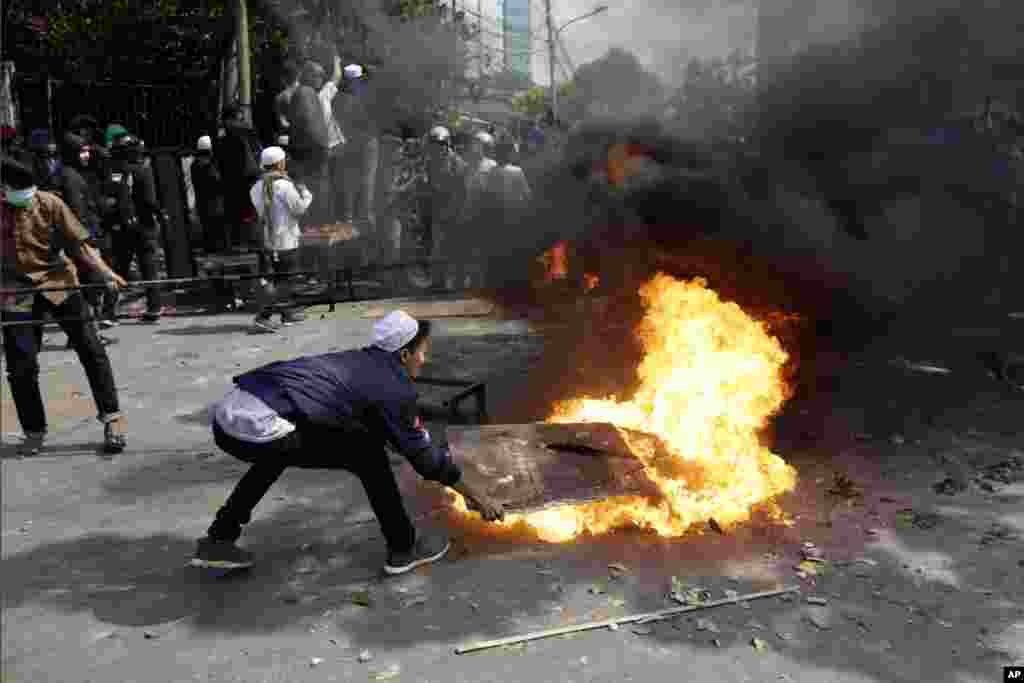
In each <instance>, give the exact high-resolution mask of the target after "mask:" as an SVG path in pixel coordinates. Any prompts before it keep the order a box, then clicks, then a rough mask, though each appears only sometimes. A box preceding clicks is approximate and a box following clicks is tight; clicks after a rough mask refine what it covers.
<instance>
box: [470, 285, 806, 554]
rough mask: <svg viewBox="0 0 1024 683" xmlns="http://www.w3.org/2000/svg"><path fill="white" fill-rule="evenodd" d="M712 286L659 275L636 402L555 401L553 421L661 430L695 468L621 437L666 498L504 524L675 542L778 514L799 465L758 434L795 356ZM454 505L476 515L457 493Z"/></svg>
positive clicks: (651, 296)
mask: <svg viewBox="0 0 1024 683" xmlns="http://www.w3.org/2000/svg"><path fill="white" fill-rule="evenodd" d="M706 285H707V283H706V281H704V280H703V279H700V278H697V279H694V280H691V281H682V280H677V279H675V278H672V277H670V276H667V275H664V274H659V275H657V276H655V277H654V278H653V279H652V280H651V281H649V282H648V283H647V284H646V285H644V287H642V288H641V290H640V296H641V298H642V300H643V303H644V306H645V309H646V313H645V316H644V318H643V320H642V321H641V323H640V325H639V327H638V329H637V330H636V333H637V335H638V336H639V338H640V341H641V343H642V345H643V348H644V351H645V355H644V358H643V360H642V361H641V363H640V365H639V367H638V368H637V374H638V376H639V380H640V388H639V390H638V391H637V393H636V396H635V397H634V398H633V399H632V400H630V401H619V400H617V399H616V398H615V397H614V396H612V397H608V398H604V399H597V398H580V399H575V400H571V401H568V402H565V403H563V404H560V405H557V406H556V407H555V410H554V414H553V415H552V416H551V417H549V418H548V421H549V422H610V423H612V424H615V425H618V426H620V427H623V428H626V429H632V430H637V431H640V432H647V433H651V434H656V435H658V436H659V437H660V438H661V440H662V441H663V442H664V444H665V446H666V447H667V448H668V450H669V451H670V453H671V454H672V455H673V456H674V457H675V458H677V459H678V460H677V462H678V463H679V464H682V465H685V467H681V468H679V472H676V473H670V474H669V473H666V472H665V468H664V467H663V466H660V467H657V468H656V467H655V466H654V463H653V460H652V458H653V455H654V454H653V453H652V452H648V451H645V446H644V444H641V443H636V440H635V439H633V440H631V439H630V438H629V436H628V433H626V432H623V437H624V438H625V439H626V440H627V442H628V443H629V444H630V447H631V448H633V450H634V453H636V455H637V457H639V458H640V460H641V461H643V462H644V464H645V465H646V471H647V475H648V477H649V478H650V479H651V480H652V481H653V482H654V483H655V484H656V485H657V486H658V488H659V489H660V490H661V493H662V494H663V495H662V496H661V498H660V499H659V500H650V499H647V498H642V497H636V496H626V497H615V498H609V499H606V500H603V501H598V502H595V503H586V504H582V505H567V506H561V507H555V508H550V509H546V510H543V511H541V512H535V513H530V514H514V515H508V516H506V519H505V520H504V521H503V522H501V524H502V525H504V526H507V527H512V526H516V525H521V524H524V523H525V524H526V525H528V526H529V527H531V528H532V529H533V530H534V531H535V532H536V534H537V536H538V537H539V538H540V539H542V540H545V541H548V542H553V543H558V542H565V541H568V540H571V539H573V538H575V537H577V536H579V535H581V534H585V533H590V534H600V533H605V532H608V531H611V530H614V529H617V528H624V527H634V528H641V529H647V530H650V531H653V532H655V533H657V534H658V535H660V536H666V537H673V536H680V535H682V534H684V533H685V532H686V531H687V529H689V528H690V527H691V526H692V525H694V524H698V523H701V524H703V523H706V522H707V520H709V519H712V518H713V519H714V520H715V521H716V522H718V523H719V525H721V526H722V527H725V528H727V527H728V526H731V525H735V524H737V523H740V522H744V521H746V520H748V519H750V516H751V511H752V509H753V508H754V507H755V506H758V505H763V506H765V507H767V508H768V509H769V512H772V511H774V507H773V504H772V500H773V498H774V497H776V496H778V495H780V494H782V493H785V492H787V491H791V490H793V488H794V487H795V486H796V471H795V470H794V469H793V468H792V467H791V466H789V465H787V464H786V463H785V462H784V461H783V460H782V458H780V457H779V456H777V455H775V454H774V453H772V452H770V451H769V450H768V449H767V448H765V447H764V446H762V445H761V443H760V440H759V438H758V433H759V431H760V430H761V429H762V428H763V427H764V426H765V424H766V423H767V420H768V419H769V418H770V417H771V416H772V415H773V414H774V413H775V412H777V411H778V410H779V408H780V407H781V406H782V404H783V402H784V401H785V400H786V397H787V394H786V386H785V382H784V380H783V378H782V369H783V366H784V365H785V363H786V361H787V358H788V356H787V354H786V352H785V351H784V350H783V348H782V345H781V344H780V342H779V341H778V339H776V338H775V337H772V336H771V335H770V334H769V333H768V331H767V328H766V325H765V324H764V323H762V322H758V321H756V320H754V319H753V318H751V317H750V316H749V315H747V314H746V313H745V312H744V311H743V310H742V309H741V308H740V307H739V306H738V305H736V304H735V303H731V302H725V301H722V300H721V299H720V298H719V296H718V294H717V293H716V292H714V291H712V290H709V289H707V287H706ZM680 472H687V473H692V472H700V474H699V475H691V474H687V475H686V476H688V477H689V480H687V478H684V475H683V474H680ZM455 509H456V510H459V511H463V512H465V511H466V507H465V503H464V501H463V500H461V498H460V497H458V496H457V495H456V501H455ZM775 515H776V516H777V517H778V516H780V515H779V514H778V512H777V511H775Z"/></svg>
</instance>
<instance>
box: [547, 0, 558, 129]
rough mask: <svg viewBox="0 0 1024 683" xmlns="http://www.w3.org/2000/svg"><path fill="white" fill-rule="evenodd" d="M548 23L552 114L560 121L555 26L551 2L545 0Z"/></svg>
mask: <svg viewBox="0 0 1024 683" xmlns="http://www.w3.org/2000/svg"><path fill="white" fill-rule="evenodd" d="M544 7H545V14H547V22H548V78H549V79H550V84H551V85H550V87H551V113H552V115H553V116H554V117H555V121H557V120H558V84H557V83H556V82H555V25H554V23H553V22H552V19H551V0H544Z"/></svg>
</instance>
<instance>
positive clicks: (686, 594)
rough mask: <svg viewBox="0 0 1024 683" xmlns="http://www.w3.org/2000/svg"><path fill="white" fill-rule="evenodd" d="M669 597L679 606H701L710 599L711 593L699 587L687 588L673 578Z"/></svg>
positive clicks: (676, 578) (675, 577)
mask: <svg viewBox="0 0 1024 683" xmlns="http://www.w3.org/2000/svg"><path fill="white" fill-rule="evenodd" d="M669 597H670V598H671V599H672V600H675V601H676V602H678V603H679V604H680V605H703V604H704V603H706V602H707V601H708V600H710V599H711V593H710V591H707V590H705V589H704V588H702V587H700V586H687V585H686V584H684V583H683V582H682V581H680V580H679V577H678V576H673V577H672V588H671V592H670V593H669Z"/></svg>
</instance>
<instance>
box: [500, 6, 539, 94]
mask: <svg viewBox="0 0 1024 683" xmlns="http://www.w3.org/2000/svg"><path fill="white" fill-rule="evenodd" d="M530 9H531V8H530V0H498V16H499V17H500V20H501V28H502V34H503V40H502V42H503V45H502V47H503V50H504V56H505V68H506V69H507V70H508V71H511V72H512V73H514V74H517V75H519V76H522V77H523V78H525V79H529V78H530V75H531V74H530V71H531V70H530V62H531V51H532V45H531V40H530V28H531V26H530V25H531V21H530Z"/></svg>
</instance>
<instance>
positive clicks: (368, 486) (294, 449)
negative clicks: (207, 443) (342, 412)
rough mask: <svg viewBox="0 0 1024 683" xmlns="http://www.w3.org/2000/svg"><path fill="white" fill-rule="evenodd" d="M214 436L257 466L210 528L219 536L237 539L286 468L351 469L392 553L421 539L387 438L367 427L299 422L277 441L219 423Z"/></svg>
mask: <svg viewBox="0 0 1024 683" xmlns="http://www.w3.org/2000/svg"><path fill="white" fill-rule="evenodd" d="M213 439H214V441H215V442H216V443H217V446H218V447H219V448H220V449H221V450H223V451H224V452H225V453H227V454H229V455H231V456H234V457H236V458H238V459H239V460H242V461H244V462H248V463H252V467H250V468H249V471H248V472H246V473H245V475H244V476H243V477H242V479H241V480H240V481H239V482H238V484H237V485H236V486H235V490H234V491H232V492H231V495H230V496H229V497H228V499H227V502H225V503H224V506H223V507H222V508H221V509H220V510H219V511H218V512H217V516H216V518H215V519H214V521H213V524H211V525H210V529H209V531H208V532H207V533H208V535H209V536H210V538H213V539H216V540H225V541H236V540H238V538H239V536H241V535H242V525H244V524H248V523H249V521H250V520H251V519H252V511H253V509H254V508H255V507H256V505H257V504H258V503H259V502H260V500H262V499H263V496H265V495H266V494H267V491H269V490H270V487H271V486H273V484H274V482H275V481H277V479H278V477H280V476H281V474H282V473H283V472H284V470H285V468H286V467H302V468H309V469H332V470H337V469H340V470H347V471H349V472H351V473H353V474H354V475H356V476H357V477H359V481H360V482H362V484H363V488H364V489H365V490H366V497H367V498H369V499H370V507H371V508H373V514H374V515H376V516H377V521H378V522H379V523H380V527H381V531H382V532H383V533H384V538H385V540H386V541H387V544H388V548H389V549H390V550H391V551H392V552H405V551H407V550H409V549H410V548H411V547H412V545H413V543H414V542H415V541H416V530H415V528H414V527H413V525H412V522H411V521H410V520H409V515H408V514H407V513H406V511H405V505H404V504H403V503H402V494H401V492H400V491H399V490H398V482H397V481H396V480H395V473H394V472H393V471H392V470H391V463H390V462H389V461H388V455H387V452H386V451H385V450H384V441H383V439H381V438H380V437H376V436H374V435H373V433H372V432H370V431H368V430H365V429H358V428H352V427H325V426H317V425H310V424H305V423H303V424H299V425H297V428H296V430H295V431H294V432H292V433H291V434H289V435H287V436H284V437H282V438H280V439H277V440H275V441H271V442H269V443H264V444H253V443H246V442H244V441H239V440H238V439H235V438H233V437H231V436H228V435H227V434H225V433H224V431H223V430H222V429H221V428H220V425H218V424H217V423H216V422H214V425H213Z"/></svg>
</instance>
